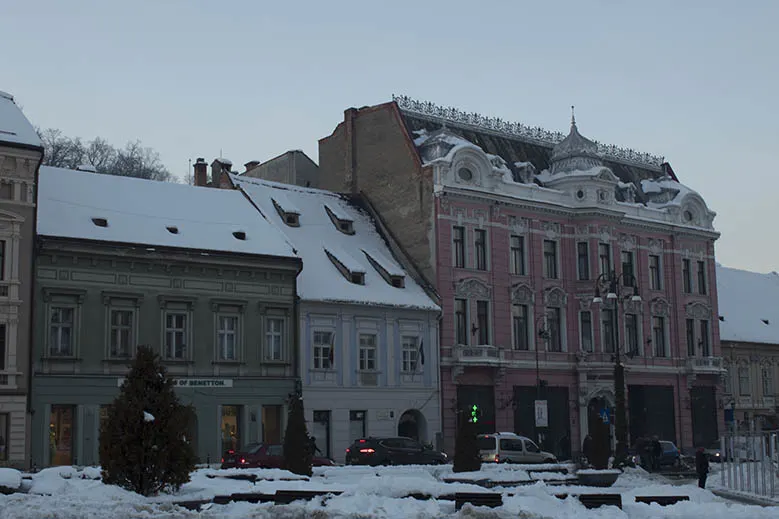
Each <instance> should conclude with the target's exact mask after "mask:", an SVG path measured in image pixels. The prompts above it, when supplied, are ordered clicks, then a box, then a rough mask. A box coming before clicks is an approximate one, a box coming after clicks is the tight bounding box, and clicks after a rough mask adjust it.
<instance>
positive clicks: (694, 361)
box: [687, 357, 725, 375]
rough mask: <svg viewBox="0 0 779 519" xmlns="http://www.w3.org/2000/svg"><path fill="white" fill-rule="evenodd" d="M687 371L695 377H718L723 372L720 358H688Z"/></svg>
mask: <svg viewBox="0 0 779 519" xmlns="http://www.w3.org/2000/svg"><path fill="white" fill-rule="evenodd" d="M687 371H688V372H689V373H693V374H696V375H719V374H720V373H723V372H724V371H725V370H724V368H723V367H722V357H690V358H688V359H687Z"/></svg>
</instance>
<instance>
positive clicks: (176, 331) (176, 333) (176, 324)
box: [165, 312, 188, 360]
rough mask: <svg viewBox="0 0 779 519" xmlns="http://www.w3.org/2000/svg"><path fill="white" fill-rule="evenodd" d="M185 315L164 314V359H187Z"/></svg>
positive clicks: (175, 313) (176, 313)
mask: <svg viewBox="0 0 779 519" xmlns="http://www.w3.org/2000/svg"><path fill="white" fill-rule="evenodd" d="M187 335H188V334H187V314H185V313H178V312H167V313H166V314H165V358H166V359H173V360H182V359H185V358H186V357H187Z"/></svg>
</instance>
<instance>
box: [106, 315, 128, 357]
mask: <svg viewBox="0 0 779 519" xmlns="http://www.w3.org/2000/svg"><path fill="white" fill-rule="evenodd" d="M133 335H134V333H133V311H132V310H117V309H111V336H110V340H111V357H114V358H127V357H131V356H132V349H133V341H134V337H133Z"/></svg>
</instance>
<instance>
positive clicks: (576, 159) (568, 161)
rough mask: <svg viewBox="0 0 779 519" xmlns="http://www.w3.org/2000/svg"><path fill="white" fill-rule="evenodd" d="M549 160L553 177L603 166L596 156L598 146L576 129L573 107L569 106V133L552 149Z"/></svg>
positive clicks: (597, 155)
mask: <svg viewBox="0 0 779 519" xmlns="http://www.w3.org/2000/svg"><path fill="white" fill-rule="evenodd" d="M551 159H552V168H551V169H552V174H553V175H554V174H556V173H568V172H571V171H576V170H587V169H590V168H594V167H596V166H602V165H603V161H602V160H601V158H600V155H599V154H598V145H597V144H595V143H594V142H592V141H591V140H590V139H588V138H587V137H584V136H582V135H581V134H580V133H579V129H578V128H577V127H576V113H575V112H574V105H571V131H570V132H569V133H568V136H567V137H566V138H565V139H563V140H562V141H560V142H559V143H557V145H556V146H555V147H554V150H553V151H552V157H551Z"/></svg>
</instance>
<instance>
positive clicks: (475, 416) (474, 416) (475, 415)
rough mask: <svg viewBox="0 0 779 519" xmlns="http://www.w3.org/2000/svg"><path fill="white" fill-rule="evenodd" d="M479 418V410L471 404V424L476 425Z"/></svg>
mask: <svg viewBox="0 0 779 519" xmlns="http://www.w3.org/2000/svg"><path fill="white" fill-rule="evenodd" d="M480 416H481V409H479V406H478V405H476V404H473V405H472V406H471V422H472V423H478V422H479V417H480Z"/></svg>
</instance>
